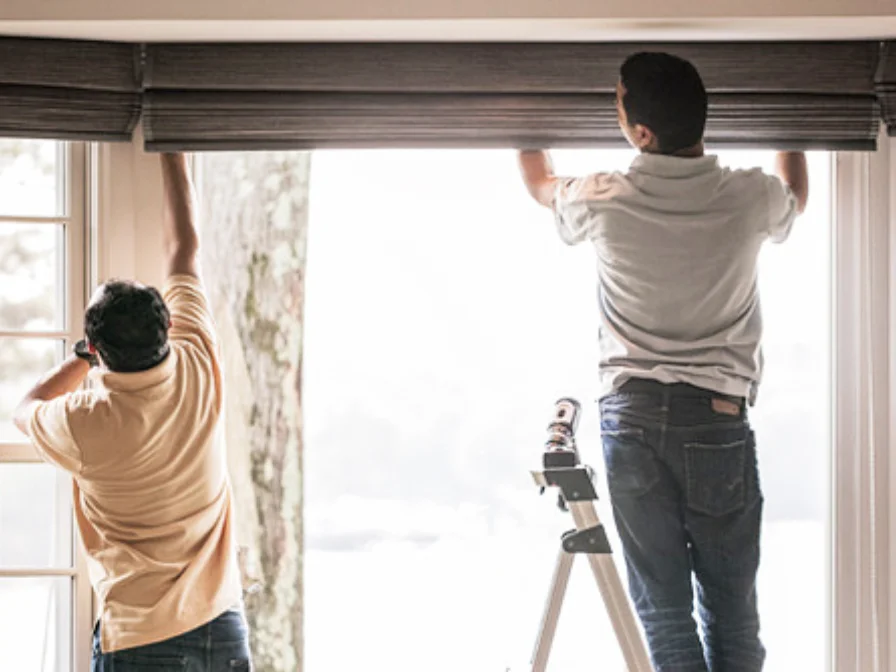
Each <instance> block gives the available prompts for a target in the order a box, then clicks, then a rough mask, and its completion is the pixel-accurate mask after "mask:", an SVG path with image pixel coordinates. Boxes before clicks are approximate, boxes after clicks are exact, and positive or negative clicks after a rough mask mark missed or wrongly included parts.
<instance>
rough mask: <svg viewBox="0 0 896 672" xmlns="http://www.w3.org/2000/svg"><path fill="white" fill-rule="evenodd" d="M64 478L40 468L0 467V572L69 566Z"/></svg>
mask: <svg viewBox="0 0 896 672" xmlns="http://www.w3.org/2000/svg"><path fill="white" fill-rule="evenodd" d="M70 482H71V481H70V479H69V477H68V476H67V475H66V474H64V473H63V472H62V471H60V470H59V469H56V468H54V467H51V466H49V465H45V464H0V539H2V543H0V570H3V569H9V568H32V569H33V568H38V569H44V568H51V567H53V568H58V567H70V566H71V563H72V517H71V496H72V495H71V493H72V491H71V487H70V485H69V484H70Z"/></svg>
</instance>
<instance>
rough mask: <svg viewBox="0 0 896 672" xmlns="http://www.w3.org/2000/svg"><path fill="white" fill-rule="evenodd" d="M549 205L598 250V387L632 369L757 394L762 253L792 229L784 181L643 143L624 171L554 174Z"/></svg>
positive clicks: (574, 238) (793, 207)
mask: <svg viewBox="0 0 896 672" xmlns="http://www.w3.org/2000/svg"><path fill="white" fill-rule="evenodd" d="M554 212H555V215H556V221H557V226H558V231H559V233H560V236H561V238H562V239H563V241H564V242H566V243H567V244H569V245H575V244H578V243H581V242H584V241H586V240H587V241H590V242H591V243H592V244H593V245H594V248H595V250H596V252H597V258H598V305H599V308H600V333H599V341H600V368H601V373H600V375H601V396H605V395H606V394H609V393H611V392H612V391H614V390H615V389H617V388H618V387H619V386H620V385H622V384H623V383H624V382H625V381H627V380H629V379H630V378H632V377H637V378H647V379H652V380H657V381H660V382H664V383H675V382H684V383H690V384H692V385H696V386H698V387H701V388H704V389H708V390H712V391H715V392H719V393H722V394H729V395H735V396H740V397H746V398H747V399H749V400H750V403H753V402H754V401H755V397H756V392H757V388H758V385H759V383H760V381H761V378H762V368H763V360H762V347H761V340H762V311H761V308H760V301H759V291H758V286H757V262H758V256H759V250H760V248H761V246H762V244H763V242H765V240H767V239H771V240H773V241H775V242H782V241H784V240H785V239H786V238H787V236H788V235H789V233H790V229H791V227H792V225H793V221H794V219H795V218H796V216H797V214H798V213H797V200H796V197H795V196H794V195H793V193H792V192H791V191H790V188H789V187H787V186H786V185H785V184H784V183H783V182H782V181H781V180H780V179H779V178H777V177H774V176H769V175H766V174H765V173H763V172H762V171H761V170H759V169H755V170H731V169H728V168H723V167H721V166H719V162H718V158H717V157H715V156H703V157H699V158H681V157H672V156H663V155H657V154H641V155H639V156H638V157H637V158H636V159H635V160H634V162H633V163H632V165H631V167H630V169H629V171H628V172H627V173H618V172H615V173H598V174H594V175H589V176H587V177H583V178H578V179H564V180H561V183H560V185H559V186H558V188H557V190H556V193H555V198H554Z"/></svg>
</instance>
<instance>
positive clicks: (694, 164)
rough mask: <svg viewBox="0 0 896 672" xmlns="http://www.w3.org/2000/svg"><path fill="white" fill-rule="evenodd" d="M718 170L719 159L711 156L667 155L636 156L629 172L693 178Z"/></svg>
mask: <svg viewBox="0 0 896 672" xmlns="http://www.w3.org/2000/svg"><path fill="white" fill-rule="evenodd" d="M718 168H719V158H718V157H717V156H714V155H712V154H709V155H704V156H697V157H684V156H669V155H667V154H647V153H643V154H638V156H636V157H635V160H634V161H632V165H631V170H632V171H634V172H636V173H642V174H644V175H653V176H655V177H693V176H695V175H701V174H703V173H709V172H712V171H713V170H717V169H718Z"/></svg>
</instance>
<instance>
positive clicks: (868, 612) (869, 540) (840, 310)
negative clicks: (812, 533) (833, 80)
mask: <svg viewBox="0 0 896 672" xmlns="http://www.w3.org/2000/svg"><path fill="white" fill-rule="evenodd" d="M836 161H837V164H836V178H835V179H836V185H837V188H836V190H835V199H836V200H835V203H834V204H833V206H834V211H835V213H836V216H837V223H836V229H835V231H836V232H835V241H834V242H835V244H834V246H833V249H834V269H835V272H834V292H833V297H834V315H835V324H834V348H833V352H834V367H833V370H834V388H833V389H834V404H833V408H834V414H833V423H834V436H835V442H836V443H835V446H836V447H835V450H834V461H835V463H834V469H833V474H834V488H835V496H834V500H833V501H834V505H833V506H834V511H833V520H834V526H833V534H834V538H833V543H834V545H835V546H834V554H833V558H834V566H833V567H832V571H833V575H834V578H835V580H836V583H835V585H836V591H835V593H834V601H835V603H834V605H833V609H832V611H831V613H832V614H833V618H834V623H833V626H834V629H835V630H834V632H835V638H834V647H835V650H834V652H833V653H834V656H833V660H834V669H835V670H836V672H886V671H887V670H889V669H892V667H891V659H890V656H891V655H893V654H896V649H894V648H893V647H892V646H891V644H890V642H891V641H892V640H893V636H894V635H896V630H894V629H893V625H892V619H891V618H890V613H891V612H892V610H893V609H892V607H893V606H894V604H896V601H894V600H893V598H891V596H890V585H891V578H893V577H896V574H894V571H896V563H892V562H891V559H890V558H891V555H892V554H891V553H890V544H891V540H892V541H896V534H893V533H891V518H892V522H894V523H896V516H891V513H890V511H891V510H892V508H893V506H892V503H896V487H893V488H891V485H890V484H891V483H894V484H896V473H894V472H896V459H892V458H891V452H892V451H893V449H894V448H896V421H894V418H896V413H894V409H893V406H894V404H896V328H894V327H896V309H894V306H896V221H894V216H893V215H894V211H896V207H894V206H896V198H894V194H896V142H894V140H893V139H889V138H882V139H881V141H880V145H879V149H878V151H877V152H875V153H873V154H872V153H841V154H839V155H837V159H836ZM891 473H892V474H893V476H894V477H893V478H891ZM893 662H896V661H893Z"/></svg>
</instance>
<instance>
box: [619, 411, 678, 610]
mask: <svg viewBox="0 0 896 672" xmlns="http://www.w3.org/2000/svg"><path fill="white" fill-rule="evenodd" d="M653 434H657V432H655V431H653V430H651V429H650V428H649V427H647V426H641V424H639V423H638V421H637V420H636V419H633V418H630V417H628V416H619V415H615V414H612V413H605V414H604V415H603V416H602V418H601V441H602V444H603V452H604V462H605V465H606V471H607V483H608V486H609V490H610V498H611V502H612V506H613V516H614V519H615V520H616V527H617V530H618V533H619V537H620V540H621V541H622V546H623V551H624V552H625V559H626V564H627V566H628V568H629V583H630V588H631V592H632V597H633V598H634V599H635V601H636V603H637V601H638V600H639V597H643V598H644V599H650V601H652V602H657V601H661V602H668V601H673V602H678V601H687V602H689V601H690V600H691V580H690V575H691V567H690V556H689V553H688V540H687V535H686V531H685V527H684V519H683V517H682V510H681V494H680V491H679V488H678V486H677V483H676V481H675V478H674V476H673V474H672V473H671V472H670V471H669V469H668V468H667V466H666V465H665V464H664V463H663V461H662V460H661V459H660V457H659V455H658V453H657V450H656V449H655V446H654V440H655V439H656V437H654V436H652V435H653ZM641 592H643V593H645V595H643V596H639V593H641ZM648 594H649V595H648Z"/></svg>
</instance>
